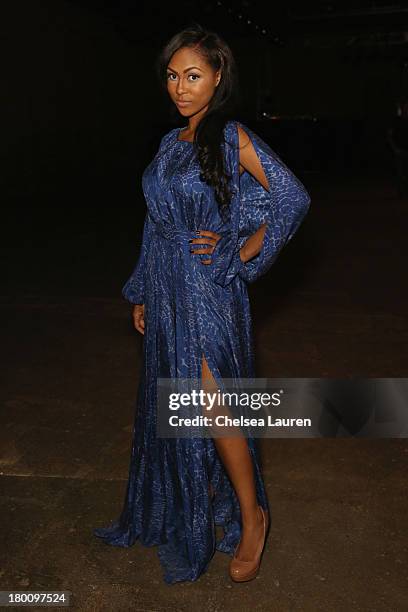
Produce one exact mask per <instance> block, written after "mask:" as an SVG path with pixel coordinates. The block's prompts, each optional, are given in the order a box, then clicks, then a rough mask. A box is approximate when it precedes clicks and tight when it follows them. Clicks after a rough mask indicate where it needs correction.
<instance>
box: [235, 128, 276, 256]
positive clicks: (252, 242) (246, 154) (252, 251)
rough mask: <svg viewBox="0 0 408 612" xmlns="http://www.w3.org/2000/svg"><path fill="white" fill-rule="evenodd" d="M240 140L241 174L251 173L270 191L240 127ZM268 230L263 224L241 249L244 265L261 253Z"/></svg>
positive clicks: (253, 150) (252, 149) (247, 139)
mask: <svg viewBox="0 0 408 612" xmlns="http://www.w3.org/2000/svg"><path fill="white" fill-rule="evenodd" d="M238 139H239V173H240V174H242V173H243V172H245V170H246V171H247V172H249V173H250V174H252V176H253V177H254V178H256V179H257V181H259V183H260V184H261V185H262V187H264V189H266V191H268V192H269V191H270V187H269V183H268V179H267V178H266V175H265V172H264V169H263V168H262V164H261V162H260V161H259V157H258V155H257V154H256V151H255V149H254V145H253V144H252V141H251V139H250V137H249V136H248V134H247V133H246V132H245V131H244V130H243V129H242V128H241V126H238ZM266 228H267V223H262V225H260V227H259V228H258V229H257V231H256V232H255V233H254V234H252V235H251V236H250V237H249V238H248V239H247V241H246V242H245V244H244V245H243V246H242V247H241V249H240V251H239V256H240V259H241V261H242V262H243V263H246V262H247V261H249V260H250V259H252V258H253V257H255V256H256V255H258V253H260V252H261V249H262V245H263V240H264V236H265V232H266Z"/></svg>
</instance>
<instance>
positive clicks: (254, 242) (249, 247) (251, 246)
mask: <svg viewBox="0 0 408 612" xmlns="http://www.w3.org/2000/svg"><path fill="white" fill-rule="evenodd" d="M266 226H267V223H262V225H260V226H259V227H258V229H257V230H256V232H255V233H254V234H252V235H251V236H250V237H249V238H248V240H247V241H246V242H245V244H244V245H242V247H241V249H240V251H239V256H240V259H241V261H242V262H243V263H247V261H250V260H251V259H252V258H253V257H256V255H258V254H259V253H260V252H261V250H262V246H263V241H264V236H265V232H266Z"/></svg>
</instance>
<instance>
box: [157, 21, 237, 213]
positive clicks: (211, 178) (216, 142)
mask: <svg viewBox="0 0 408 612" xmlns="http://www.w3.org/2000/svg"><path fill="white" fill-rule="evenodd" d="M181 47H194V50H195V51H197V52H198V53H200V54H202V56H203V57H204V59H205V60H206V62H207V63H208V64H209V65H210V66H211V67H212V68H213V69H214V70H221V80H220V82H219V84H218V86H217V87H216V89H215V91H214V95H213V97H212V98H211V100H210V102H209V104H208V109H207V112H206V113H205V115H204V116H203V118H202V119H201V120H200V122H199V124H198V126H197V129H196V131H195V134H194V146H195V147H196V150H197V158H198V161H199V163H200V167H201V175H200V179H201V180H202V181H205V182H206V183H207V184H208V185H210V186H212V187H213V188H214V192H215V198H216V200H217V202H218V204H219V211H220V214H221V216H222V217H224V218H225V217H226V214H227V211H228V209H229V203H230V201H231V195H232V194H231V191H230V189H229V180H230V178H231V177H230V175H228V174H227V172H226V169H225V164H224V156H223V151H222V148H221V143H222V142H223V139H224V134H223V131H224V127H225V124H226V122H227V121H228V120H229V119H232V117H233V112H234V111H235V109H236V107H237V101H238V71H237V67H236V63H235V60H234V56H233V54H232V51H231V49H230V48H229V46H228V45H227V43H226V42H225V41H224V40H223V39H222V38H221V37H220V36H218V34H216V33H215V32H210V31H209V30H206V29H204V28H203V27H201V25H199V24H197V23H193V25H191V26H189V27H187V28H186V29H184V30H182V31H181V32H178V33H177V34H175V35H174V36H173V37H172V38H171V39H170V40H169V41H168V43H167V44H166V45H165V47H164V48H163V49H162V51H161V53H160V55H159V56H158V58H157V61H156V71H157V75H158V77H159V81H160V83H161V84H162V86H163V87H164V88H165V89H167V66H168V64H169V62H170V60H171V57H172V56H173V54H174V53H175V52H176V51H178V49H181Z"/></svg>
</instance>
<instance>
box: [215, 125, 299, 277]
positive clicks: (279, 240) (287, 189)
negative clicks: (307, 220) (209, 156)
mask: <svg viewBox="0 0 408 612" xmlns="http://www.w3.org/2000/svg"><path fill="white" fill-rule="evenodd" d="M234 123H235V125H234V131H233V134H232V142H231V146H230V147H229V150H228V152H227V161H228V165H229V168H230V170H231V173H232V178H233V183H234V186H235V192H236V196H237V197H238V199H239V202H237V203H236V204H235V205H236V206H238V207H239V215H238V217H239V220H238V223H235V224H233V231H232V233H231V235H230V238H232V243H233V244H232V246H231V244H230V245H229V247H228V244H227V238H228V237H227V236H224V237H223V238H221V239H220V240H219V242H218V244H217V245H216V247H215V249H214V252H215V251H217V252H216V254H217V255H218V258H217V259H218V261H217V260H216V272H215V276H214V280H215V282H217V283H219V284H221V285H223V286H225V285H227V284H228V283H229V282H231V280H232V279H233V278H234V277H235V275H236V274H238V275H239V276H240V277H241V278H242V279H244V280H245V281H247V282H249V283H251V282H254V281H255V280H257V279H258V278H259V277H260V276H262V275H263V274H265V273H266V272H267V271H268V270H269V269H270V267H271V266H272V264H273V263H274V262H275V261H276V259H277V257H278V255H279V254H280V252H281V250H282V249H283V247H284V246H285V245H286V244H287V243H288V242H289V241H290V240H291V239H292V238H293V236H294V235H295V233H296V231H297V230H298V228H299V227H300V225H301V223H302V221H303V219H304V217H305V215H306V213H307V212H308V210H309V207H310V201H311V199H310V196H309V194H308V192H307V191H306V189H305V187H304V185H303V184H302V183H301V181H300V180H299V179H298V178H297V177H296V176H295V175H294V174H293V172H292V171H291V170H290V169H289V168H288V167H287V166H286V165H285V164H284V162H283V161H282V160H281V159H280V158H279V156H278V155H277V154H276V153H275V152H274V151H273V150H272V149H271V148H270V147H269V146H268V145H267V144H266V143H265V142H264V141H263V140H262V139H261V138H259V136H257V135H256V134H255V133H254V132H252V130H250V129H249V128H247V127H246V126H244V125H242V124H239V125H241V127H242V129H243V130H244V131H245V132H246V133H247V134H248V136H249V137H250V139H251V141H252V144H253V146H254V149H255V151H256V153H257V155H258V158H259V160H260V162H261V164H262V167H263V170H264V172H265V175H266V177H267V179H268V184H269V191H267V190H266V189H265V188H264V187H263V186H262V185H261V184H260V183H259V182H258V181H257V180H256V179H255V178H254V177H253V176H252V175H250V174H249V173H248V172H245V173H243V175H242V176H241V177H239V148H238V134H237V132H238V130H237V127H236V123H237V122H234ZM263 223H267V228H266V231H265V234H264V239H263V244H262V248H261V251H260V253H258V255H256V256H255V257H253V258H252V259H251V260H250V261H248V262H246V263H244V262H242V261H241V259H240V257H239V250H240V248H241V247H242V246H243V244H244V243H245V242H246V240H247V239H248V237H249V236H250V235H252V234H254V233H255V232H256V230H257V229H258V228H259V227H260V225H262V224H263ZM236 225H238V230H237V231H235V230H236V227H235V226H236ZM218 245H220V246H219V247H218ZM217 247H218V249H217ZM231 249H232V250H231Z"/></svg>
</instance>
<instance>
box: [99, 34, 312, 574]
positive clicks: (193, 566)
mask: <svg viewBox="0 0 408 612" xmlns="http://www.w3.org/2000/svg"><path fill="white" fill-rule="evenodd" d="M158 72H159V76H160V79H161V80H162V82H163V83H165V87H166V89H167V92H168V94H169V96H170V99H171V101H172V102H173V103H174V104H175V105H176V107H177V109H178V112H179V113H180V115H181V116H182V117H184V118H186V119H188V124H187V125H186V127H184V128H174V129H172V130H170V131H169V132H168V133H167V134H165V136H164V137H163V138H162V140H161V143H160V146H159V150H158V152H157V154H156V156H155V158H154V159H153V161H152V162H151V164H150V165H149V166H148V167H147V168H146V170H145V172H144V174H143V180H142V184H143V190H144V194H145V198H146V202H147V213H146V217H145V222H144V231H143V241H142V246H141V251H140V255H139V259H138V262H137V265H136V267H135V269H134V271H133V273H132V275H131V277H130V278H129V280H128V281H127V283H126V284H125V286H124V287H123V295H124V297H125V298H126V299H127V300H128V301H129V302H131V303H132V304H134V310H133V318H134V325H135V327H136V329H137V330H138V331H139V332H140V333H142V334H143V335H144V338H143V351H144V363H143V368H142V372H141V379H140V383H139V389H138V395H137V412H136V419H135V425H134V432H133V436H134V437H133V446H132V454H131V461H130V469H129V481H128V486H127V491H126V497H125V503H124V507H123V511H122V513H121V515H120V517H119V519H118V520H117V521H115V522H114V523H113V524H112V525H111V526H110V527H107V528H100V529H96V530H95V533H96V535H97V536H99V537H102V538H104V540H105V541H106V542H107V543H109V544H112V545H114V546H131V545H132V544H134V542H135V541H136V539H137V538H139V539H140V541H141V542H142V544H144V545H146V546H152V545H158V547H159V548H158V555H159V558H160V561H161V563H162V566H163V568H164V570H165V573H164V580H165V581H166V582H167V583H175V582H179V581H184V580H191V581H193V580H196V579H197V578H198V577H199V576H200V574H202V573H203V572H204V571H205V570H206V569H207V566H208V564H209V562H210V560H211V558H212V556H213V554H214V552H215V550H218V551H222V552H225V553H227V554H229V555H230V556H232V559H231V561H230V567H229V573H230V576H231V578H232V579H233V580H234V581H236V582H241V581H246V580H251V579H253V578H255V576H256V575H257V572H258V569H259V565H260V559H261V554H262V551H263V548H264V544H265V539H266V535H267V531H268V527H269V507H268V502H267V498H266V493H265V488H264V483H263V480H262V476H261V470H260V462H259V457H258V451H257V447H256V444H255V440H254V439H253V438H251V437H249V438H246V437H244V436H230V437H221V436H220V437H188V438H176V439H169V438H163V437H159V436H158V435H157V431H156V424H157V419H156V417H157V388H156V385H157V379H158V378H166V377H168V378H186V379H196V380H199V381H201V382H202V387H203V388H204V387H205V388H217V386H218V385H219V381H220V379H221V378H223V377H225V378H230V379H237V378H245V377H253V376H254V355H253V347H252V335H251V334H252V332H251V317H250V306H249V301H248V294H247V283H249V282H253V281H254V280H256V279H257V278H259V277H260V276H261V275H262V274H264V273H265V272H266V271H267V270H268V269H269V268H270V267H271V265H272V263H273V262H274V260H275V259H276V257H277V256H278V254H279V252H280V251H281V249H282V247H283V246H284V245H285V244H286V243H287V242H288V240H290V239H291V238H292V236H293V235H294V233H295V232H296V230H297V228H298V227H299V225H300V224H301V222H302V220H303V218H304V216H305V214H306V212H307V210H308V208H309V204H310V198H309V195H308V193H307V191H306V190H305V188H304V186H303V185H302V183H301V182H300V181H299V180H298V179H297V178H296V177H295V176H294V175H293V174H292V173H291V171H290V170H289V169H288V168H287V167H286V166H285V164H284V163H283V162H282V161H281V160H280V159H279V157H278V156H277V155H276V154H275V153H274V152H273V151H272V150H271V149H270V148H269V147H268V146H267V145H266V144H265V143H264V142H263V141H262V140H261V139H260V138H259V137H258V136H257V135H256V134H254V133H253V132H252V131H251V130H250V129H249V128H247V127H245V126H244V125H242V124H241V123H239V122H237V121H234V120H232V119H229V118H228V117H230V115H229V114H228V113H230V108H231V101H232V100H233V96H234V93H235V91H236V80H237V79H236V68H235V63H234V58H233V56H232V53H231V51H230V49H229V47H228V45H227V44H226V43H225V42H224V41H223V40H222V39H220V37H219V36H217V35H216V34H214V33H211V32H207V31H205V30H203V29H202V28H201V27H199V26H198V27H194V28H190V29H187V30H184V31H182V32H180V33H178V34H176V35H175V36H174V37H173V38H172V39H171V40H170V41H169V42H168V44H167V45H166V46H165V48H164V49H163V51H162V53H161V55H160V57H159V60H158ZM217 381H218V382H217ZM215 525H222V527H223V530H224V537H223V538H222V539H221V540H220V541H218V542H217V541H216V538H215Z"/></svg>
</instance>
